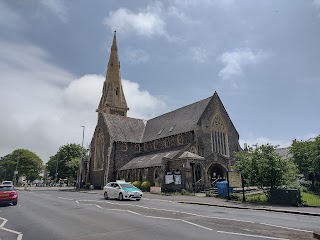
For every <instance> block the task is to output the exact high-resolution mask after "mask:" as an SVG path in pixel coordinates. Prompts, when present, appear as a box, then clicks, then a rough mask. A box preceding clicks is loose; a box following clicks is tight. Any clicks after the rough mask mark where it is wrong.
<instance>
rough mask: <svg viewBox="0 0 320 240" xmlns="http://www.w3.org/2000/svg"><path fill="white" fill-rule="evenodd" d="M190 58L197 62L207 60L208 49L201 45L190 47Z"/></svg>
mask: <svg viewBox="0 0 320 240" xmlns="http://www.w3.org/2000/svg"><path fill="white" fill-rule="evenodd" d="M190 54H191V59H192V60H194V61H196V62H198V63H207V62H208V51H207V50H206V49H204V48H201V47H192V48H190Z"/></svg>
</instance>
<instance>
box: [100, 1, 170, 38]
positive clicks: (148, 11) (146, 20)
mask: <svg viewBox="0 0 320 240" xmlns="http://www.w3.org/2000/svg"><path fill="white" fill-rule="evenodd" d="M160 13H161V5H159V4H156V5H152V6H148V7H147V8H145V9H141V10H140V11H139V12H136V13H135V12H132V11H131V10H129V9H126V8H120V9H118V10H116V11H114V12H110V13H109V17H107V18H105V19H104V24H105V25H107V26H108V27H110V29H111V30H114V29H117V30H119V31H120V32H121V33H128V32H134V33H136V34H138V35H142V36H147V37H152V36H167V33H166V30H165V26H166V23H165V21H164V20H163V19H162V17H161V14H160Z"/></svg>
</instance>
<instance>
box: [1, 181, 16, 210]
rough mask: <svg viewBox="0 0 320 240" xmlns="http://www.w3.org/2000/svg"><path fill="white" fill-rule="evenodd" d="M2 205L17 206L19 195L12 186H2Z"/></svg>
mask: <svg viewBox="0 0 320 240" xmlns="http://www.w3.org/2000/svg"><path fill="white" fill-rule="evenodd" d="M2 203H5V204H7V203H11V204H12V205H17V203H18V193H17V191H16V190H14V188H13V186H12V185H0V204H2Z"/></svg>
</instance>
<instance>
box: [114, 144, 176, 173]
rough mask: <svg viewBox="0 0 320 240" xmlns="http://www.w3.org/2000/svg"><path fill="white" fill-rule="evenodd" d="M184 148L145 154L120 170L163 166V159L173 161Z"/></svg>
mask: <svg viewBox="0 0 320 240" xmlns="http://www.w3.org/2000/svg"><path fill="white" fill-rule="evenodd" d="M181 150H182V148H180V149H175V150H167V151H162V152H157V153H154V152H153V153H149V154H143V155H140V156H139V157H135V158H133V159H132V160H131V161H130V162H128V163H127V164H125V165H124V166H123V167H121V168H120V169H119V170H127V169H136V168H146V167H157V166H161V165H162V159H163V158H167V159H171V158H173V157H175V156H176V155H177V154H178V153H179V152H180V151H181Z"/></svg>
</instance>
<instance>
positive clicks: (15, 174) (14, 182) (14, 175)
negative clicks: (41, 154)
mask: <svg viewBox="0 0 320 240" xmlns="http://www.w3.org/2000/svg"><path fill="white" fill-rule="evenodd" d="M17 151H19V150H17ZM19 158H20V154H19V152H18V157H17V165H16V170H15V171H14V174H13V184H14V185H16V182H17V174H18V166H19Z"/></svg>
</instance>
